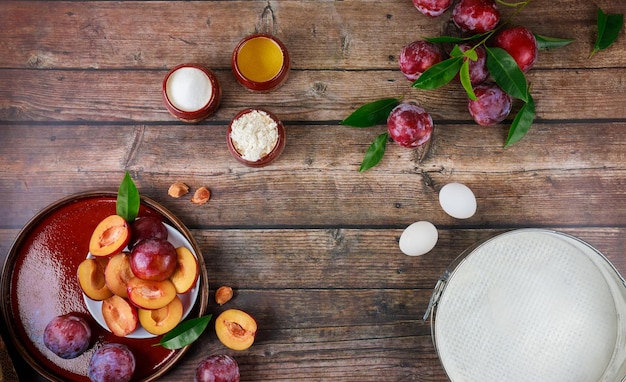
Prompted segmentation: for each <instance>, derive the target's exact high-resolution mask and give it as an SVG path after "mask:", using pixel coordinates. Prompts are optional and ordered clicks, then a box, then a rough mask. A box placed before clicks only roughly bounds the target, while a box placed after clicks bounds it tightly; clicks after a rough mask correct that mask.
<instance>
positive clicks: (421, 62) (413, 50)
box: [399, 40, 443, 81]
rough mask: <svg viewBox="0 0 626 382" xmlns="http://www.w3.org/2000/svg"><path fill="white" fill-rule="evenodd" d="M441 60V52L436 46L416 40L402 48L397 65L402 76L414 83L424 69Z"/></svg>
mask: <svg viewBox="0 0 626 382" xmlns="http://www.w3.org/2000/svg"><path fill="white" fill-rule="evenodd" d="M442 60H443V52H442V50H441V49H440V48H439V46H438V45H436V44H433V43H431V42H428V41H425V40H417V41H413V42H412V43H410V44H408V45H406V46H405V47H404V48H402V51H401V52H400V59H399V64H400V70H401V71H402V73H403V74H404V76H405V77H406V78H407V79H408V80H410V81H415V80H416V79H417V78H418V77H419V76H420V75H421V74H422V73H424V72H425V71H426V69H428V68H430V67H431V66H433V65H435V64H438V63H439V62H441V61H442Z"/></svg>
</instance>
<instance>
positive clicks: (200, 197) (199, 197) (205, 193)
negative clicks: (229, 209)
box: [191, 186, 211, 204]
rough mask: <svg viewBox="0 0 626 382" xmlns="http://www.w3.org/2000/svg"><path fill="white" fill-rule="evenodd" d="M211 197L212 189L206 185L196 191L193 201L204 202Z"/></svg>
mask: <svg viewBox="0 0 626 382" xmlns="http://www.w3.org/2000/svg"><path fill="white" fill-rule="evenodd" d="M210 197H211V191H209V189H208V188H206V187H204V186H203V187H200V188H198V189H197V190H196V192H194V194H193V197H192V198H191V201H192V202H193V203H196V204H204V203H206V202H208V201H209V198H210Z"/></svg>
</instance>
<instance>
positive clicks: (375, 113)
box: [339, 98, 400, 127]
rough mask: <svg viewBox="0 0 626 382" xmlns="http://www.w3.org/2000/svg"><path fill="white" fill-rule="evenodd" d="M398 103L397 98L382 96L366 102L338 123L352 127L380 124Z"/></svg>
mask: <svg viewBox="0 0 626 382" xmlns="http://www.w3.org/2000/svg"><path fill="white" fill-rule="evenodd" d="M399 103H400V100H399V99H397V98H383V99H379V100H377V101H374V102H370V103H366V104H365V105H363V106H361V107H359V108H358V109H356V110H355V111H354V112H353V113H352V114H350V115H349V116H348V117H347V118H346V119H344V120H343V121H341V122H339V123H340V124H342V125H347V126H352V127H372V126H376V125H380V124H382V123H384V122H386V121H387V117H388V116H389V113H390V112H391V110H393V108H394V107H396V106H398V104H399Z"/></svg>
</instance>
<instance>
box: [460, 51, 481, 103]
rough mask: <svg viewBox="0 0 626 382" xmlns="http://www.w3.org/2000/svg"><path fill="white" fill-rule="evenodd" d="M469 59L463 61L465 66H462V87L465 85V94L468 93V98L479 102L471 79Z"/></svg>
mask: <svg viewBox="0 0 626 382" xmlns="http://www.w3.org/2000/svg"><path fill="white" fill-rule="evenodd" d="M469 63H470V61H469V59H466V60H465V61H463V65H462V66H461V71H460V72H459V77H460V78H461V85H463V89H465V93H467V97H468V98H469V99H471V100H474V101H475V100H477V99H478V98H477V97H476V94H475V93H474V87H473V86H472V80H471V79H470V72H469Z"/></svg>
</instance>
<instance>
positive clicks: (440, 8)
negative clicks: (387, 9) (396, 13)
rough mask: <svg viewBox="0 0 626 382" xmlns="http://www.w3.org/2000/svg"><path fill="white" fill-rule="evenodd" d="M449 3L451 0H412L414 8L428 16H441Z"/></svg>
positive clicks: (448, 6)
mask: <svg viewBox="0 0 626 382" xmlns="http://www.w3.org/2000/svg"><path fill="white" fill-rule="evenodd" d="M451 4H452V0H413V5H414V6H415V8H417V10H418V11H420V12H421V13H422V14H424V15H426V16H429V17H437V16H441V15H442V14H443V13H444V12H445V11H447V10H448V8H450V5H451Z"/></svg>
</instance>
